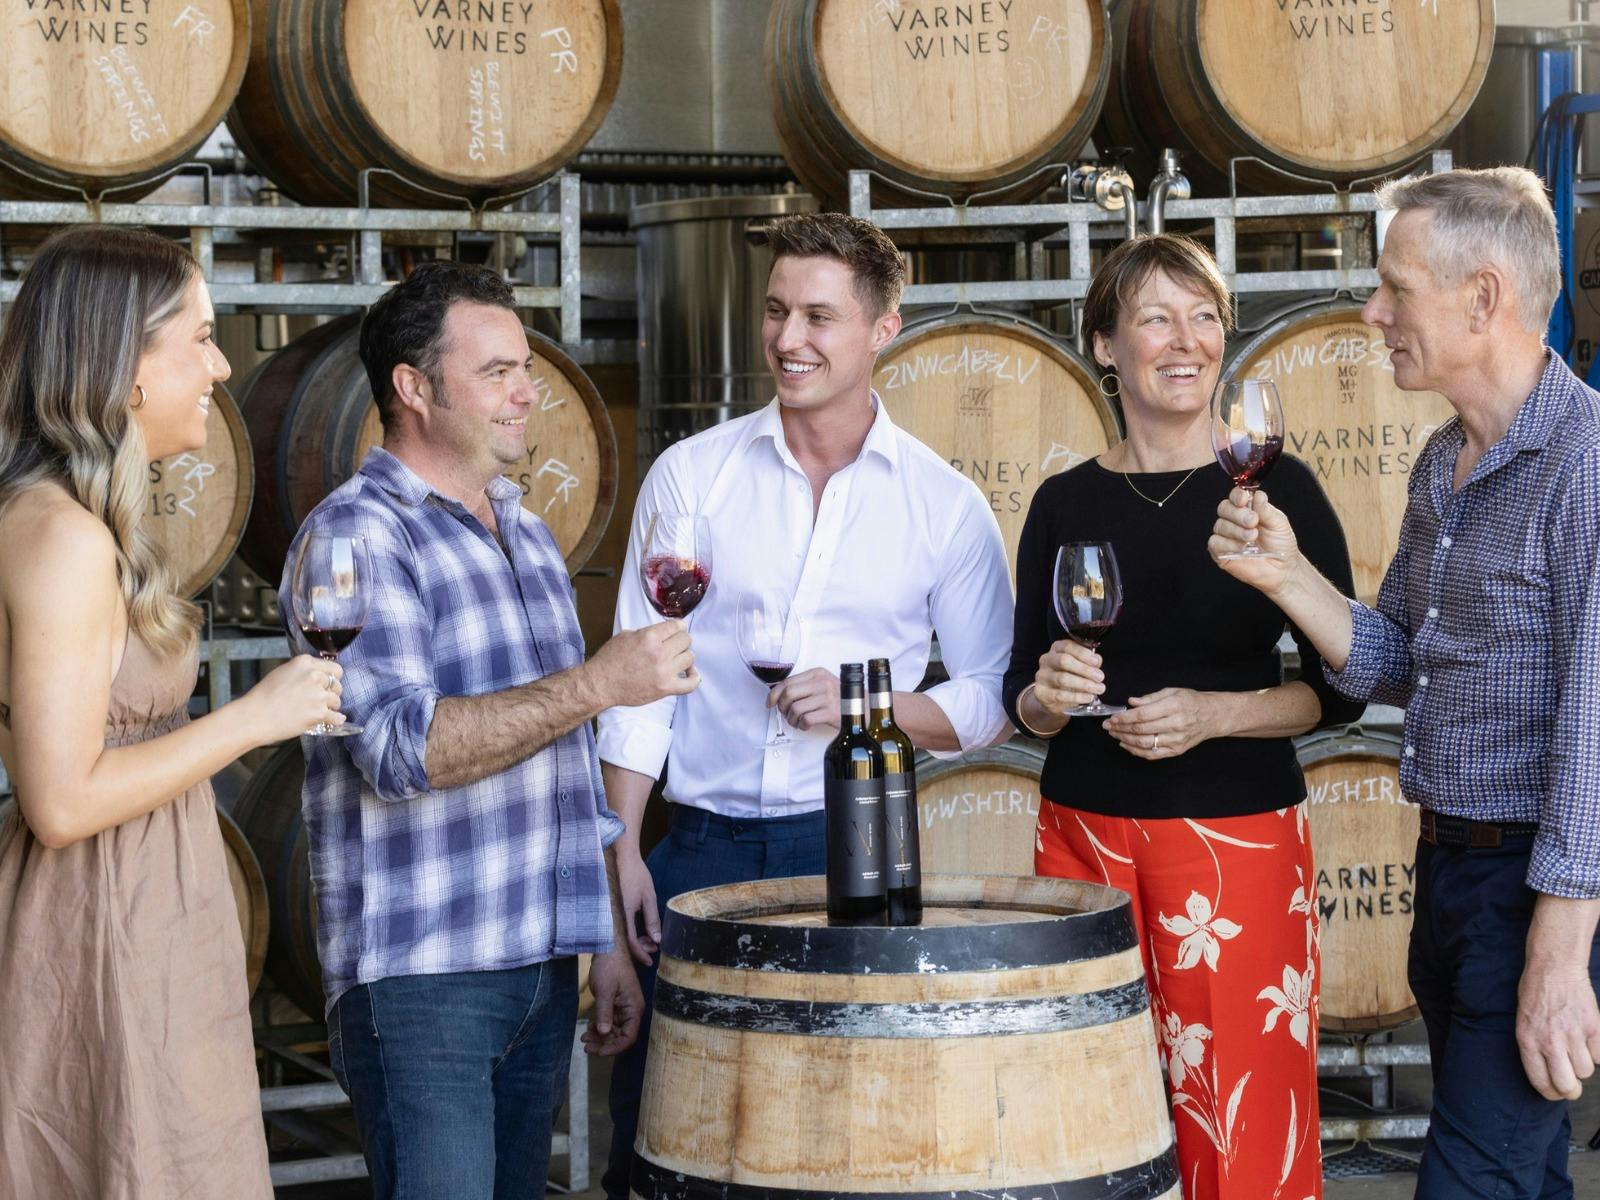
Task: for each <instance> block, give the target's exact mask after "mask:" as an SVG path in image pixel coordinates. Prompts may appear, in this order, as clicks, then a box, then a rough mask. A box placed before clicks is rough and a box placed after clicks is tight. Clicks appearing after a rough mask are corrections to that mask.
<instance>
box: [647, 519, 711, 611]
mask: <svg viewBox="0 0 1600 1200" xmlns="http://www.w3.org/2000/svg"><path fill="white" fill-rule="evenodd" d="M639 577H640V579H642V580H643V581H644V594H645V596H646V597H647V598H648V599H649V601H650V606H651V607H652V608H654V609H655V610H656V611H657V612H658V613H660V614H661V615H662V616H663V617H668V618H672V619H681V618H683V617H687V616H688V615H689V614H690V613H692V612H693V611H694V610H695V606H696V605H698V604H699V603H700V601H702V600H704V599H705V597H706V589H707V588H708V587H710V586H711V523H710V522H709V521H707V520H706V519H705V518H704V517H701V516H696V515H694V514H693V513H675V512H658V513H656V514H655V515H654V516H652V517H651V518H650V525H649V528H648V529H647V530H646V531H645V535H644V552H643V553H642V554H641V555H640V556H639Z"/></svg>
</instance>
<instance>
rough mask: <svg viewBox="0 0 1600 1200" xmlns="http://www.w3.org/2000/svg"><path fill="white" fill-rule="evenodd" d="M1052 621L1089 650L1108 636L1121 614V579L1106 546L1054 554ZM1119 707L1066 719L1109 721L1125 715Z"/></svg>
mask: <svg viewBox="0 0 1600 1200" xmlns="http://www.w3.org/2000/svg"><path fill="white" fill-rule="evenodd" d="M1055 598H1056V618H1057V619H1058V620H1059V621H1060V622H1061V627H1062V628H1063V629H1065V630H1066V631H1067V636H1068V637H1070V638H1071V639H1072V640H1073V641H1075V642H1077V643H1078V644H1079V645H1081V646H1088V647H1089V649H1091V650H1093V649H1095V648H1096V647H1097V646H1099V644H1100V639H1101V638H1103V637H1105V636H1106V634H1108V633H1110V632H1111V627H1112V626H1113V625H1115V624H1116V623H1117V616H1118V614H1120V613H1121V612H1122V576H1121V574H1119V573H1118V571H1117V556H1116V553H1115V552H1114V551H1113V550H1112V549H1111V543H1110V542H1068V543H1067V544H1066V545H1064V546H1062V547H1061V548H1060V549H1059V550H1057V551H1056V576H1055ZM1126 711H1127V709H1126V708H1125V707H1124V706H1123V705H1120V704H1103V703H1101V701H1100V697H1099V696H1096V697H1095V698H1094V699H1093V700H1092V701H1090V702H1089V703H1088V704H1084V705H1080V706H1079V707H1077V708H1069V709H1068V710H1067V716H1069V717H1109V716H1111V715H1112V714H1113V713H1119V712H1126Z"/></svg>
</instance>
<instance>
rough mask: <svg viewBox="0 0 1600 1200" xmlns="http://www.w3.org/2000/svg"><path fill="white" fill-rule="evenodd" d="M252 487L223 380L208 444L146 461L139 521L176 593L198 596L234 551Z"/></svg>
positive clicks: (241, 433) (240, 422) (214, 396)
mask: <svg viewBox="0 0 1600 1200" xmlns="http://www.w3.org/2000/svg"><path fill="white" fill-rule="evenodd" d="M254 490H255V471H254V464H253V463H252V461H251V453H250V438H249V436H248V435H247V434H246V433H245V428H244V419H243V418H242V417H241V416H240V415H239V409H238V406H237V405H236V404H234V402H233V397H231V396H230V395H229V394H228V392H227V389H226V388H224V387H223V386H222V385H221V384H218V385H216V387H215V388H213V389H212V392H211V410H210V412H208V413H207V414H206V444H205V445H204V446H202V447H200V449H198V450H189V451H185V452H184V453H182V454H175V455H173V456H172V457H171V458H164V459H161V460H160V461H159V462H153V463H151V464H150V500H149V503H148V504H147V505H146V507H145V510H144V522H143V528H144V530H145V532H146V533H148V534H149V535H150V536H151V537H152V538H154V539H155V543H156V545H157V546H158V547H160V549H161V557H162V560H163V561H164V562H165V563H166V564H167V567H168V569H169V570H170V571H171V572H172V576H173V581H174V583H175V584H176V586H177V589H178V591H179V593H180V594H182V595H185V596H198V595H199V594H200V593H201V592H203V591H205V589H206V588H207V587H209V586H210V584H211V581H212V580H213V579H215V578H216V577H217V573H218V572H220V571H221V570H222V568H223V567H224V566H225V565H226V564H227V561H228V559H230V558H232V557H233V552H234V550H236V549H237V548H238V545H239V539H240V538H241V537H242V536H243V535H244V526H245V518H246V517H247V516H248V515H249V513H250V502H251V498H252V496H253V494H254Z"/></svg>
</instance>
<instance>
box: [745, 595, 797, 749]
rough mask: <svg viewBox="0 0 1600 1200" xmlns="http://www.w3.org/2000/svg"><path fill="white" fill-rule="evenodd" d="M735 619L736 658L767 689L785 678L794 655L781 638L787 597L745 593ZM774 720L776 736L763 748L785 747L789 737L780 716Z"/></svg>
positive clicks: (786, 624) (784, 623)
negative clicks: (776, 725)
mask: <svg viewBox="0 0 1600 1200" xmlns="http://www.w3.org/2000/svg"><path fill="white" fill-rule="evenodd" d="M738 619H739V624H738V642H739V657H740V658H742V659H744V665H745V666H747V667H749V668H750V673H751V674H752V675H754V676H755V677H756V678H757V679H759V680H760V681H761V682H762V683H764V684H767V685H768V687H769V688H770V687H771V686H772V685H773V684H777V683H782V682H783V681H784V680H785V679H787V678H789V672H790V671H793V670H794V652H793V650H786V649H785V648H784V634H785V633H786V632H787V630H788V627H789V597H788V595H787V593H784V592H776V591H762V592H749V593H747V594H746V595H743V596H741V597H739V617H738ZM774 711H776V710H774ZM777 716H778V732H777V733H776V734H774V735H773V736H772V737H771V738H770V739H769V740H768V743H767V744H768V745H771V746H781V745H787V744H788V742H789V735H788V734H787V733H786V732H785V731H784V727H783V714H782V713H781V712H780V713H778V714H777Z"/></svg>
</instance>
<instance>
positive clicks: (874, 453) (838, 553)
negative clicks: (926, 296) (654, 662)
mask: <svg viewBox="0 0 1600 1200" xmlns="http://www.w3.org/2000/svg"><path fill="white" fill-rule="evenodd" d="M768 238H769V242H770V245H771V247H772V251H773V265H772V271H771V275H770V276H769V279H768V285H767V298H766V317H765V320H764V321H763V324H762V343H763V348H764V350H765V353H766V359H767V365H768V367H769V368H770V369H771V371H772V375H773V380H774V382H775V386H776V391H777V396H776V398H775V399H774V400H773V402H772V403H771V404H769V405H768V406H767V407H766V408H764V409H762V410H761V411H760V412H757V413H752V414H750V415H749V416H745V417H740V418H739V419H737V420H733V421H729V422H727V423H725V424H723V425H719V426H717V427H715V428H713V429H709V430H707V431H705V432H704V433H701V434H698V435H696V436H695V437H692V438H689V439H687V440H685V441H682V442H679V443H677V444H675V445H673V446H670V447H668V449H667V450H666V451H665V453H663V454H662V456H661V457H660V458H659V459H658V460H657V461H656V463H655V465H654V466H653V467H651V469H650V473H649V474H648V475H647V476H646V478H645V481H644V484H643V485H642V486H641V488H640V490H639V500H638V503H637V505H636V506H635V508H634V513H633V527H632V530H631V532H630V536H629V541H628V557H627V562H626V564H625V566H624V570H623V574H622V579H623V583H622V587H621V589H620V592H619V595H618V598H617V616H616V628H617V629H619V630H621V629H633V628H638V627H640V626H643V625H647V624H649V623H650V622H652V621H653V620H655V619H656V617H655V614H654V613H653V611H652V610H651V609H650V608H649V606H648V604H647V602H646V598H645V594H644V590H643V587H642V585H641V584H640V583H639V574H638V564H639V556H640V552H641V545H642V542H643V540H644V536H645V531H646V529H647V527H648V525H649V522H650V518H651V516H652V515H654V514H655V513H658V512H679V513H695V514H699V515H701V516H704V517H706V518H707V520H708V522H709V525H710V529H711V541H712V545H713V547H714V564H713V565H714V570H713V573H712V578H711V585H710V589H709V590H708V592H707V593H706V597H705V600H704V601H703V602H702V603H701V604H700V606H699V607H698V608H697V609H696V610H695V611H694V614H693V619H692V621H691V630H692V633H693V636H694V643H695V652H696V655H697V666H698V668H699V671H700V675H701V679H702V683H701V686H700V687H699V689H697V690H696V691H694V692H692V693H690V694H689V695H686V696H680V697H674V698H670V699H666V700H662V701H660V702H657V703H655V704H650V705H645V706H643V707H639V708H614V709H611V710H609V711H607V712H605V713H603V714H601V717H600V738H599V752H600V758H601V762H602V772H603V775H604V779H605V788H606V794H607V798H608V802H609V804H610V806H611V808H612V810H613V811H615V812H616V813H617V814H618V815H619V816H621V817H622V819H623V821H624V823H625V824H626V825H627V833H625V834H624V835H623V837H622V838H621V840H620V841H619V842H618V843H617V865H618V876H619V883H620V889H621V894H622V904H623V912H624V916H625V923H626V925H627V931H628V940H629V946H630V949H631V951H632V952H633V955H634V957H635V959H636V960H637V961H638V962H639V964H640V968H641V969H640V975H641V981H642V983H643V985H644V988H645V996H646V1000H647V1002H648V1000H649V999H650V997H651V996H652V995H653V991H654V983H655V969H654V966H653V965H652V963H653V956H654V953H655V950H656V946H657V942H658V940H659V938H660V920H659V913H660V911H661V909H662V908H663V907H664V906H665V904H666V902H667V900H669V899H671V898H672V897H673V896H675V895H678V894H679V893H681V892H684V891H688V890H691V889H693V888H702V887H712V886H716V885H719V884H728V883H740V882H746V881H748V880H752V879H772V878H782V877H785V876H793V875H818V874H822V873H823V870H824V850H823V814H822V756H823V751H824V749H825V747H826V746H827V743H828V741H829V740H830V739H831V738H832V737H834V736H835V735H836V734H837V731H838V727H839V719H840V718H839V680H838V675H837V671H838V666H839V664H840V663H842V662H852V661H864V660H866V659H868V658H875V657H886V658H888V659H890V660H891V664H892V668H893V672H894V677H895V679H897V680H898V681H899V682H900V684H901V685H902V686H905V685H915V684H916V683H917V682H918V681H920V680H921V679H922V676H923V673H924V670H925V669H926V667H927V662H928V649H929V638H930V635H932V634H933V633H935V632H937V633H938V636H939V646H940V650H941V653H942V657H943V661H944V666H945V668H946V669H947V670H948V671H949V673H950V679H949V681H948V682H945V683H941V684H939V685H938V686H936V687H933V688H930V689H929V690H928V691H926V692H908V691H897V692H896V693H895V694H894V707H895V720H896V722H897V723H898V724H899V725H900V727H901V728H902V729H903V730H905V732H906V733H907V735H908V736H910V738H911V739H912V741H913V742H915V743H916V744H917V745H918V746H921V747H923V748H924V749H927V750H929V751H930V752H932V753H934V754H937V755H941V756H943V757H956V756H958V755H959V754H960V753H962V752H963V751H966V750H972V749H976V748H978V747H982V746H987V745H991V744H993V743H994V742H996V741H999V740H1000V739H1001V738H1002V737H1004V736H1005V735H1006V734H1008V733H1009V732H1010V726H1009V725H1008V724H1007V721H1006V717H1005V713H1004V710H1003V709H1002V707H1001V703H1000V680H1001V675H1002V673H1003V672H1004V670H1005V666H1006V661H1007V657H1008V655H1009V653H1010V643H1011V607H1012V596H1011V585H1010V582H1009V576H1008V573H1007V569H1006V558H1005V549H1004V547H1003V545H1002V543H1001V539H1000V529H999V526H998V524H997V523H996V522H995V518H994V514H993V513H992V512H991V511H990V509H989V505H988V503H987V501H986V500H985V499H984V498H983V496H982V494H981V493H980V492H979V491H978V489H977V487H976V486H974V485H973V483H972V482H971V481H970V480H968V479H966V478H965V477H963V476H962V475H961V474H959V473H958V472H957V471H955V470H954V469H953V468H952V467H951V466H950V465H949V464H948V463H946V462H945V461H944V460H942V459H941V458H939V456H938V455H936V454H935V453H934V452H933V451H932V450H930V449H928V447H926V446H925V445H923V444H922V443H921V442H919V441H917V440H916V439H915V438H913V437H912V436H911V435H910V434H908V433H906V432H904V431H903V430H901V429H899V428H897V427H896V426H895V425H894V424H893V422H892V421H891V420H890V418H889V414H888V412H887V410H886V409H885V408H884V405H883V403H882V402H881V401H880V400H879V399H878V397H877V395H876V393H874V392H873V390H872V373H873V368H874V365H875V363H876V360H877V356H878V353H879V352H880V351H881V350H883V348H884V347H885V346H887V345H888V344H889V343H890V342H891V341H892V340H893V339H894V337H895V335H896V334H897V333H899V331H900V315H899V312H898V307H899V302H900V292H901V288H902V286H903V285H904V281H905V266H904V260H903V259H902V258H901V255H900V253H899V251H898V250H897V249H896V248H895V246H894V243H893V242H891V241H890V240H889V238H888V236H887V235H886V234H885V233H884V232H883V231H882V230H880V229H879V228H878V227H877V226H875V225H873V224H871V223H870V222H867V221H863V220H861V219H859V218H856V217H850V216H845V215H843V214H838V213H821V214H805V215H800V216H794V217H787V218H783V219H781V220H779V221H776V222H774V223H773V224H772V225H771V226H770V227H769V230H768ZM770 589H777V590H779V591H782V592H784V593H786V594H787V596H789V597H790V623H789V626H788V635H787V644H786V646H785V658H787V657H789V655H790V654H791V653H792V654H793V655H794V674H792V675H791V676H790V677H789V678H788V679H787V680H785V681H784V682H783V683H780V684H778V685H776V686H774V687H772V688H771V689H770V691H769V690H768V688H767V686H766V685H765V684H763V683H761V682H760V681H758V680H757V679H756V677H755V676H754V675H753V674H752V672H751V671H750V670H749V669H748V668H747V667H746V666H745V664H744V662H743V661H742V659H741V658H740V654H739V648H738V643H737V636H736V622H737V615H738V611H739V601H740V598H741V597H742V596H745V595H747V594H749V593H752V592H757V591H763V590H770ZM779 713H781V714H782V720H783V721H784V722H785V724H786V726H787V740H786V741H779V742H776V743H775V742H774V740H773V739H774V736H775V735H776V733H777V731H778V728H779V727H778V714H779ZM663 764H665V765H667V766H668V782H667V786H666V796H667V799H668V800H669V801H671V802H672V814H671V822H670V824H671V833H670V835H669V836H668V837H667V838H666V839H665V840H664V841H662V843H661V844H660V845H659V846H657V847H656V848H655V850H654V851H652V853H651V855H650V860H649V863H648V864H646V863H645V862H644V861H643V860H642V859H641V857H640V853H639V828H640V824H641V818H642V817H643V815H644V809H645V804H646V802H647V800H648V799H649V796H650V792H651V788H652V787H653V785H654V783H655V781H656V778H657V776H659V775H660V773H661V768H662V766H663ZM647 1021H648V1013H647ZM647 1037H648V1024H646V1025H645V1026H644V1027H643V1028H641V1030H640V1034H639V1040H638V1043H637V1044H636V1046H635V1047H634V1048H633V1049H632V1050H631V1051H629V1052H628V1053H627V1054H626V1055H625V1056H623V1057H622V1058H619V1059H618V1060H617V1061H616V1064H615V1066H614V1069H613V1075H612V1085H611V1114H612V1120H613V1122H614V1125H615V1130H616V1132H615V1136H614V1138H613V1142H612V1151H611V1160H610V1165H609V1167H608V1169H607V1171H606V1173H605V1177H604V1179H603V1181H602V1186H603V1187H604V1189H605V1192H606V1195H607V1196H608V1197H610V1198H612V1200H622V1198H623V1197H626V1196H627V1194H628V1190H629V1175H630V1171H631V1169H632V1159H633V1152H632V1148H633V1140H634V1134H635V1129H636V1126H637V1122H638V1111H639V1097H640V1092H641V1090H642V1086H643V1079H644V1063H645V1047H646V1039H647ZM644 1194H649V1193H648V1191H646V1192H644Z"/></svg>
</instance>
